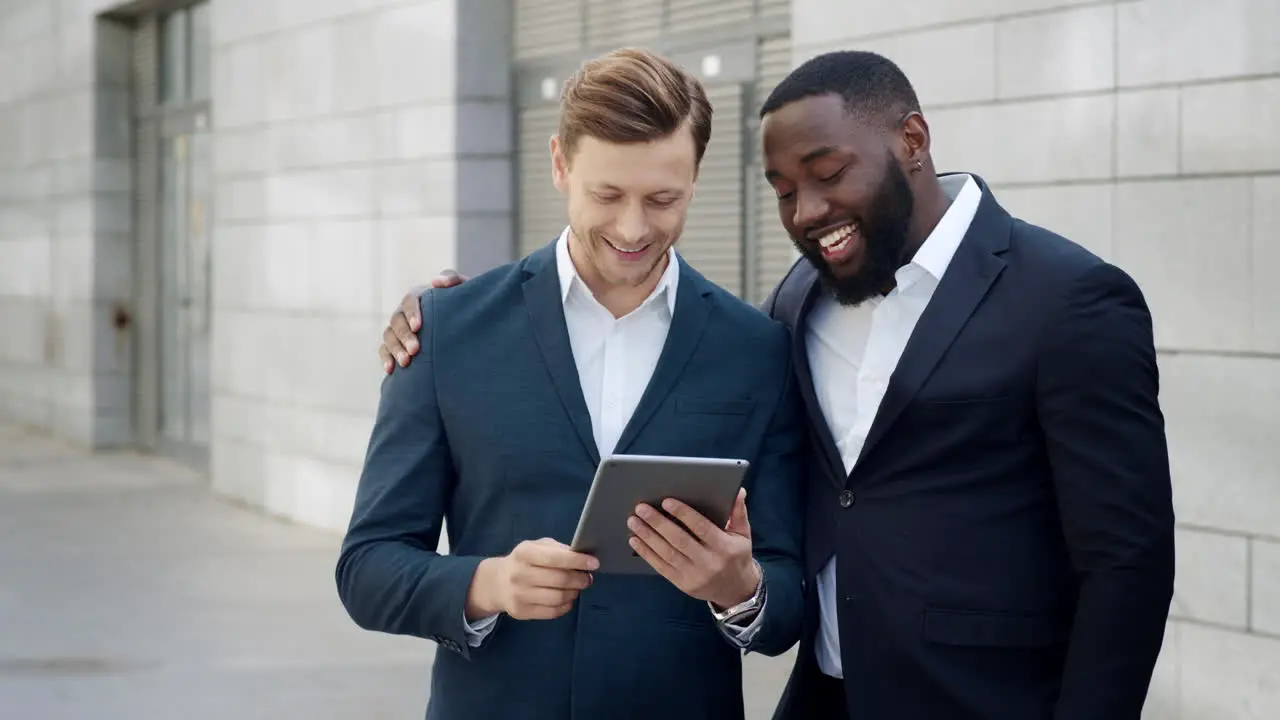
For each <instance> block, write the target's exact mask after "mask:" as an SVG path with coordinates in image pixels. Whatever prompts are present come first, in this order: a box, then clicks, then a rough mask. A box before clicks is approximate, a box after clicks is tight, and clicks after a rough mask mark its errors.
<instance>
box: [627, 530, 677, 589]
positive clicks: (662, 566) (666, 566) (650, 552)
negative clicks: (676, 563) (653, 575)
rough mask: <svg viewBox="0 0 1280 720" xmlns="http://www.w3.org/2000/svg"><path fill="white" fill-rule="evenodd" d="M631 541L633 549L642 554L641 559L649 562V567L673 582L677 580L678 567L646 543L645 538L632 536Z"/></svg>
mask: <svg viewBox="0 0 1280 720" xmlns="http://www.w3.org/2000/svg"><path fill="white" fill-rule="evenodd" d="M630 543H631V549H632V550H635V551H636V554H637V555H639V556H640V559H642V560H644V561H645V562H647V563H649V567H651V568H653V569H654V570H656V571H657V572H658V574H659V575H661V576H662V577H664V578H666V579H668V580H670V581H671V582H672V583H674V582H675V581H676V576H677V571H676V569H675V568H674V567H672V566H671V563H669V562H667V561H666V560H664V559H663V558H662V556H661V555H660V554H658V553H657V552H656V551H655V550H654V549H653V548H651V547H649V546H648V545H647V544H645V541H644V540H642V539H640V538H639V537H638V536H637V537H632V538H631V540H630Z"/></svg>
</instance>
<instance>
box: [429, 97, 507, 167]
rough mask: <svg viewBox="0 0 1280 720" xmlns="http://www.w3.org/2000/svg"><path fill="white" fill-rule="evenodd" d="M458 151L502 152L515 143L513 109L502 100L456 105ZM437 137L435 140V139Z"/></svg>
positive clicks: (463, 153)
mask: <svg viewBox="0 0 1280 720" xmlns="http://www.w3.org/2000/svg"><path fill="white" fill-rule="evenodd" d="M456 116H457V120H456V127H457V139H456V141H455V143H454V148H455V149H456V151H457V153H458V154H459V155H471V154H475V155H502V154H507V153H510V152H512V149H513V146H514V145H515V142H514V141H515V136H514V132H515V130H514V121H515V111H514V110H513V109H512V107H511V105H510V104H509V103H508V102H506V101H504V100H495V101H476V102H464V103H461V104H459V105H458V106H457V108H456ZM438 142H439V141H438V140H437V143H438Z"/></svg>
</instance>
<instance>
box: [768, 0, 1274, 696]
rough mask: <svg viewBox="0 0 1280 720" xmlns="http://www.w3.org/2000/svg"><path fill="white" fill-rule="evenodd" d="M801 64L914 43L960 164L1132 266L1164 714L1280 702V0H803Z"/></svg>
mask: <svg viewBox="0 0 1280 720" xmlns="http://www.w3.org/2000/svg"><path fill="white" fill-rule="evenodd" d="M792 28H793V33H794V43H795V48H796V49H795V56H794V57H795V60H796V61H797V62H799V61H801V60H803V59H804V58H807V57H809V56H811V55H813V54H815V53H816V52H819V51H822V50H827V49H833V48H864V49H870V50H875V51H878V52H882V53H885V54H886V55H888V56H890V57H892V58H893V59H895V60H896V61H898V62H899V63H900V64H901V65H902V66H903V68H904V70H906V72H907V73H908V75H909V76H910V77H911V78H912V80H913V82H914V83H915V85H916V88H917V91H918V92H919V94H920V96H921V102H922V103H924V104H925V106H926V117H927V118H928V120H929V121H930V124H931V127H932V129H933V132H934V142H935V146H934V148H935V151H934V154H935V158H936V159H937V161H938V164H939V168H940V169H941V170H944V171H946V170H969V171H973V172H976V173H978V174H980V175H982V176H984V177H985V178H986V179H987V180H988V181H990V182H991V183H992V185H993V186H994V189H995V191H996V192H997V195H998V197H999V199H1000V200H1001V201H1002V202H1003V203H1004V204H1005V206H1006V207H1007V208H1009V209H1010V210H1011V211H1012V212H1014V213H1016V214H1020V215H1021V216H1022V217H1024V218H1026V219H1028V220H1030V221H1032V222H1038V223H1040V224H1043V225H1046V226H1048V227H1050V228H1052V229H1055V230H1057V231H1059V232H1061V233H1063V234H1066V235H1067V236H1069V237H1071V238H1073V239H1075V240H1076V241H1078V242H1080V243H1082V244H1084V245H1086V246H1088V247H1090V248H1091V249H1093V250H1094V251H1095V252H1097V253H1099V254H1100V255H1102V256H1103V257H1105V258H1108V259H1111V260H1113V261H1114V262H1116V263H1118V264H1119V265H1120V266H1122V267H1124V268H1125V269H1127V270H1129V271H1130V272H1131V273H1133V274H1134V276H1135V277H1136V278H1137V280H1138V282H1139V283H1140V284H1141V286H1142V288H1143V290H1144V291H1145V292H1146V294H1147V297H1148V300H1149V301H1150V303H1151V305H1152V309H1153V313H1154V315H1155V324H1156V334H1157V342H1158V344H1159V346H1160V348H1161V350H1162V354H1161V359H1160V362H1161V371H1162V378H1163V391H1162V396H1161V399H1162V403H1163V406H1164V408H1165V411H1166V415H1167V419H1168V433H1169V441H1170V444H1171V453H1172V462H1173V471H1174V491H1175V503H1176V508H1177V512H1178V518H1179V521H1180V525H1181V529H1180V531H1179V535H1178V554H1179V558H1178V580H1177V593H1176V595H1177V596H1176V598H1175V600H1174V603H1173V611H1172V614H1173V617H1174V618H1175V619H1174V620H1173V621H1172V622H1171V623H1170V626H1169V633H1168V639H1167V641H1166V644H1165V649H1164V653H1163V656H1162V659H1161V663H1160V666H1159V668H1158V670H1157V674H1156V678H1155V681H1154V683H1153V689H1152V694H1151V699H1150V702H1149V707H1148V712H1147V717H1149V718H1153V719H1158V720H1165V719H1168V718H1180V719H1181V720H1199V719H1201V718H1203V719H1204V720H1234V719H1236V718H1240V719H1244V718H1249V719H1257V720H1263V719H1269V718H1276V717H1280V443H1278V442H1277V439H1280V284H1276V283H1275V282H1274V279H1275V278H1276V277H1277V276H1280V209H1278V208H1280V177H1277V173H1280V138H1278V137H1277V134H1276V132H1275V130H1276V128H1277V127H1280V42H1277V38H1280V3H1277V2H1275V0H1218V1H1217V2H1205V1H1204V0H1117V1H1115V2H1112V1H1110V0H1103V1H1097V0H986V1H985V2H974V0H916V1H914V2H911V3H901V2H897V0H861V1H860V2H842V1H839V0H795V4H794V7H793V21H792Z"/></svg>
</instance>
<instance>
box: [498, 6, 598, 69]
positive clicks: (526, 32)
mask: <svg viewBox="0 0 1280 720" xmlns="http://www.w3.org/2000/svg"><path fill="white" fill-rule="evenodd" d="M583 14H584V12H583V5H582V0H515V23H514V25H515V59H516V60H524V59H526V58H533V57H545V56H548V55H557V54H560V53H564V52H568V51H572V50H576V49H578V48H579V47H581V46H582V34H583V33H582V20H583Z"/></svg>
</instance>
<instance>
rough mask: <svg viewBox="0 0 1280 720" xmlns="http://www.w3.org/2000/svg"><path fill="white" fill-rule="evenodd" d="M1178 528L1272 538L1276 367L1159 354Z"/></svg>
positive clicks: (1279, 426)
mask: <svg viewBox="0 0 1280 720" xmlns="http://www.w3.org/2000/svg"><path fill="white" fill-rule="evenodd" d="M1160 374H1161V393H1160V404H1161V406H1162V408H1163V410H1164V415H1165V419H1166V424H1167V430H1166V432H1167V434H1168V441H1169V460H1170V463H1171V466H1172V470H1173V491H1174V493H1173V496H1174V506H1175V510H1176V511H1177V515H1178V520H1179V521H1180V522H1182V523H1185V524H1187V525H1192V526H1196V527H1211V528H1220V529H1222V530H1223V531H1226V532H1232V533H1249V534H1258V535H1264V536H1269V537H1270V536H1274V533H1275V530H1276V511H1275V509H1276V508H1278V507H1280V483H1276V482H1275V479H1276V468H1277V467H1280V446H1277V444H1276V438H1278V437H1280V415H1277V414H1276V412H1275V407H1274V402H1273V401H1272V398H1276V397H1280V360H1277V359H1273V358H1262V357H1231V356H1211V355H1182V354H1167V353H1162V354H1161V356H1160Z"/></svg>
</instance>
